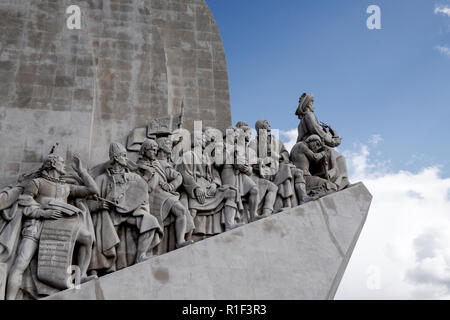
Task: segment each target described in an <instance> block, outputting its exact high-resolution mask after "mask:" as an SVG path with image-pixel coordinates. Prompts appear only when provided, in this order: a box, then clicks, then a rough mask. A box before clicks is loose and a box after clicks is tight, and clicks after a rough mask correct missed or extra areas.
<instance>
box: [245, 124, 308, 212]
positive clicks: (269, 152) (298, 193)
mask: <svg viewBox="0 0 450 320" xmlns="http://www.w3.org/2000/svg"><path fill="white" fill-rule="evenodd" d="M255 128H256V132H257V137H256V139H254V140H252V141H251V142H250V144H249V148H251V149H252V150H253V151H254V152H255V154H256V156H257V161H258V163H257V164H256V165H255V166H254V168H255V169H256V171H257V172H258V173H259V176H260V177H261V178H263V179H267V180H270V181H272V182H273V183H274V184H275V185H277V187H278V192H277V200H276V202H275V211H279V210H281V209H283V208H291V207H294V206H297V205H298V204H303V203H305V202H308V201H311V200H313V198H311V197H309V196H308V195H307V193H306V182H305V179H304V178H303V172H302V171H301V170H300V169H298V168H296V167H295V165H293V164H292V163H291V162H290V160H289V152H288V151H287V150H286V148H285V147H284V144H283V143H282V142H281V141H280V140H279V139H278V138H277V137H275V136H273V135H271V134H269V133H270V132H271V127H270V125H269V123H268V121H267V120H258V121H257V122H256V124H255Z"/></svg>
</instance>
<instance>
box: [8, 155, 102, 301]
mask: <svg viewBox="0 0 450 320" xmlns="http://www.w3.org/2000/svg"><path fill="white" fill-rule="evenodd" d="M73 168H74V170H75V171H76V172H77V173H78V175H79V176H80V177H81V179H82V181H83V183H84V185H85V186H76V185H71V184H67V183H66V182H65V181H64V180H63V179H62V178H61V177H62V176H63V175H65V174H66V171H65V164H64V159H63V158H61V157H60V156H58V155H56V154H50V155H48V156H47V157H46V158H45V160H44V163H43V166H42V168H41V170H40V177H39V178H36V179H33V180H31V181H30V182H29V183H28V184H27V186H26V187H25V190H24V192H23V195H21V196H19V199H18V204H19V206H21V207H23V211H22V214H23V219H24V220H23V227H22V240H21V241H20V245H19V248H18V249H17V250H18V251H17V255H16V259H15V261H14V264H13V265H12V267H11V270H10V272H9V275H8V284H7V293H6V298H7V299H8V300H14V299H16V296H17V294H18V292H19V290H20V288H21V286H22V280H23V275H24V272H25V270H26V269H27V268H28V266H29V265H30V263H31V261H32V259H33V257H34V255H35V253H36V252H37V251H38V247H39V243H40V240H41V233H42V232H43V229H45V225H46V221H48V220H62V225H64V224H66V225H69V224H71V225H72V226H74V227H73V228H76V230H75V235H76V236H75V237H76V243H77V244H78V246H79V250H78V256H77V261H78V266H79V267H80V270H81V275H82V279H81V280H82V282H83V281H87V280H90V279H91V278H90V277H87V275H86V272H87V269H88V265H89V261H90V258H91V253H92V244H93V242H94V235H93V229H92V222H91V220H90V217H89V216H88V214H87V213H86V212H85V211H81V210H80V209H78V208H77V207H74V206H71V205H69V204H68V203H67V200H68V198H69V196H71V197H74V198H84V197H87V196H89V195H93V194H98V192H99V191H98V188H97V185H96V184H95V181H94V180H93V179H92V177H91V176H90V175H89V174H88V173H87V170H86V169H85V168H83V166H82V164H81V161H80V160H79V159H78V158H76V157H74V164H73ZM70 215H72V216H75V218H78V219H75V221H74V220H73V218H70ZM80 220H82V221H81V225H78V223H80ZM60 225H61V224H60ZM68 228H69V227H68ZM45 231H46V232H49V231H53V230H48V228H47V229H46V230H45ZM55 231H56V232H58V230H55ZM59 232H61V231H59ZM41 241H42V240H41ZM60 241H63V240H60ZM54 242H55V240H53V243H54ZM72 249H73V248H72ZM52 253H53V252H51V251H50V252H49V253H48V254H52ZM69 253H71V251H69ZM40 258H41V256H40V257H39V259H40ZM69 259H71V257H69ZM42 262H43V263H44V261H42ZM46 263H51V261H49V262H46ZM40 268H41V265H40V264H38V270H37V272H38V277H39V275H40V271H41V270H40ZM42 268H45V267H44V266H42ZM52 270H53V272H56V270H54V269H51V267H50V270H46V271H44V272H43V274H44V275H46V276H47V277H50V278H52ZM63 271H65V270H63ZM32 272H36V271H32ZM41 280H42V279H41ZM50 280H52V279H50ZM60 289H63V288H60Z"/></svg>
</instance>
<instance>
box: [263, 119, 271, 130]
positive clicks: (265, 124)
mask: <svg viewBox="0 0 450 320" xmlns="http://www.w3.org/2000/svg"><path fill="white" fill-rule="evenodd" d="M264 129H266V130H267V132H270V131H271V130H272V128H271V127H270V124H269V121H267V120H264Z"/></svg>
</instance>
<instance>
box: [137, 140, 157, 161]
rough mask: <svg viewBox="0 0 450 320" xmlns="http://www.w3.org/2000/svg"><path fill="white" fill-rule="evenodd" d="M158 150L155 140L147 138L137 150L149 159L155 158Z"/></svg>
mask: <svg viewBox="0 0 450 320" xmlns="http://www.w3.org/2000/svg"><path fill="white" fill-rule="evenodd" d="M158 151H159V147H158V144H157V143H156V141H155V140H151V139H147V140H145V141H144V142H143V143H142V145H141V149H140V150H139V155H141V156H142V157H145V158H147V159H150V160H155V159H156V155H157V154H158Z"/></svg>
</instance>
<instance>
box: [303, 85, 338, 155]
mask: <svg viewBox="0 0 450 320" xmlns="http://www.w3.org/2000/svg"><path fill="white" fill-rule="evenodd" d="M314 110H315V108H314V95H312V94H306V93H303V94H302V96H301V97H300V100H299V103H298V107H297V110H296V111H295V115H296V116H298V118H299V119H300V123H299V125H298V137H297V142H300V141H305V140H306V139H307V138H308V137H309V136H311V135H313V134H315V135H318V136H319V137H320V138H321V139H322V141H323V142H324V143H325V144H326V145H327V146H329V147H332V148H334V147H338V146H339V145H340V144H341V142H342V139H341V138H340V137H339V135H338V134H337V133H336V131H334V130H333V129H332V128H331V127H330V126H329V125H326V124H324V123H322V124H320V123H319V120H317V117H316V115H315V114H314Z"/></svg>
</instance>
